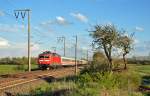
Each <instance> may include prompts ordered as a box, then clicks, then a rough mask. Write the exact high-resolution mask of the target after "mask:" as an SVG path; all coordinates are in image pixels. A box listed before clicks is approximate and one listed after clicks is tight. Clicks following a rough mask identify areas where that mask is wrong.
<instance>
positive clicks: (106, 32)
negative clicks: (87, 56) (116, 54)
mask: <svg viewBox="0 0 150 96" xmlns="http://www.w3.org/2000/svg"><path fill="white" fill-rule="evenodd" d="M90 32H91V33H90V35H91V36H92V38H93V39H94V40H93V42H92V45H93V46H94V48H98V49H100V48H101V49H103V50H104V53H105V55H106V57H107V60H108V62H109V67H110V68H111V69H112V65H113V64H112V48H113V47H114V46H115V44H116V40H117V37H118V31H117V29H116V27H115V26H114V25H95V26H94V30H92V31H90Z"/></svg>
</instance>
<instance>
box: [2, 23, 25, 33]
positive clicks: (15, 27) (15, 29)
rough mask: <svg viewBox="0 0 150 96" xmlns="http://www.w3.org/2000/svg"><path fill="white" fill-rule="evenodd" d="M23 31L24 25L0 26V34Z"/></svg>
mask: <svg viewBox="0 0 150 96" xmlns="http://www.w3.org/2000/svg"><path fill="white" fill-rule="evenodd" d="M23 30H25V26H24V25H8V24H0V32H20V31H23Z"/></svg>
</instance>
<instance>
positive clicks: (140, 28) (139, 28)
mask: <svg viewBox="0 0 150 96" xmlns="http://www.w3.org/2000/svg"><path fill="white" fill-rule="evenodd" d="M135 30H136V31H138V32H143V31H144V28H142V27H138V26H137V27H135Z"/></svg>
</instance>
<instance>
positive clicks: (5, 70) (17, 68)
mask: <svg viewBox="0 0 150 96" xmlns="http://www.w3.org/2000/svg"><path fill="white" fill-rule="evenodd" d="M27 68H28V66H27V65H0V75H3V74H12V73H17V72H25V71H26V70H27ZM36 68H38V66H37V65H32V69H36Z"/></svg>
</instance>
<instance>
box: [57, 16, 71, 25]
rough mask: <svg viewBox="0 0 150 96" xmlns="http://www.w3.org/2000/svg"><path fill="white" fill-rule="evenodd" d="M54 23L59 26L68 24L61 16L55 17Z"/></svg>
mask: <svg viewBox="0 0 150 96" xmlns="http://www.w3.org/2000/svg"><path fill="white" fill-rule="evenodd" d="M56 23H58V24H60V25H66V24H68V22H67V21H66V19H65V18H64V17H62V16H58V17H56Z"/></svg>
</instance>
